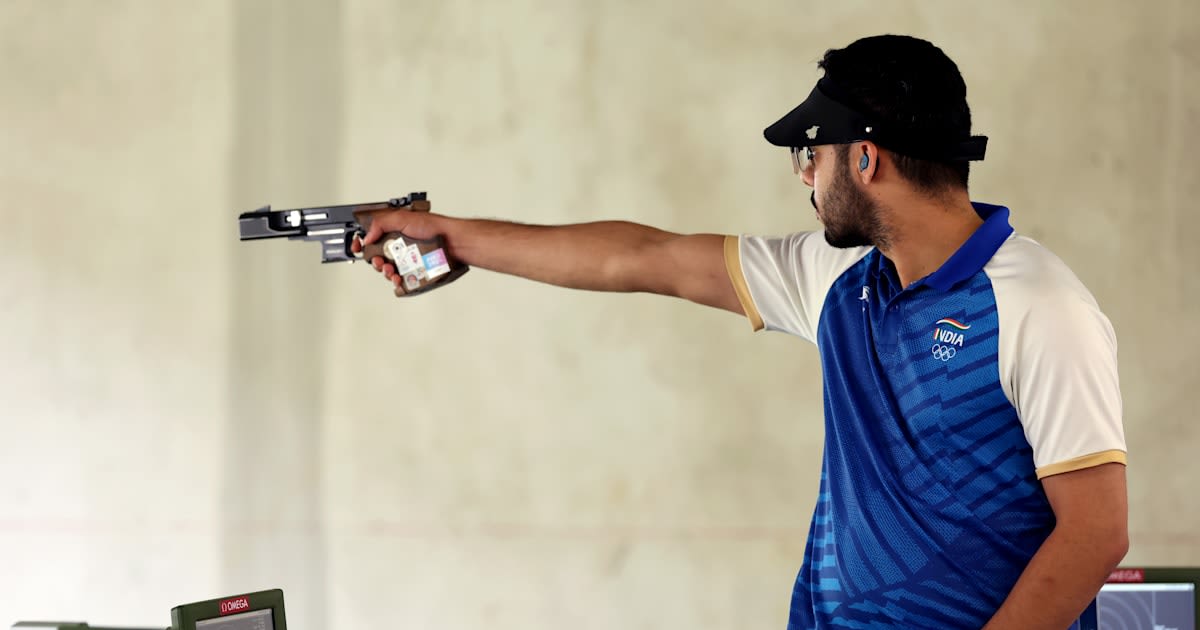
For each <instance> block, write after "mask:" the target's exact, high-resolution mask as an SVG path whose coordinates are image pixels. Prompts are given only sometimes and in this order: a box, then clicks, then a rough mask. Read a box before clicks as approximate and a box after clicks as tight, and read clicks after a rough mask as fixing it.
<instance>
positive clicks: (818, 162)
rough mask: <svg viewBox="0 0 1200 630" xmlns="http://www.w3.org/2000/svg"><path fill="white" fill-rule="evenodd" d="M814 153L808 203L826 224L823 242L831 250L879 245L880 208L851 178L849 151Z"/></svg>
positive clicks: (822, 149) (828, 148)
mask: <svg viewBox="0 0 1200 630" xmlns="http://www.w3.org/2000/svg"><path fill="white" fill-rule="evenodd" d="M814 154H815V158H816V159H815V160H814V164H813V165H812V166H810V167H809V170H807V171H806V172H805V175H806V177H805V181H806V183H808V184H809V185H810V186H812V187H813V192H812V195H811V196H810V197H809V200H810V202H811V203H812V205H813V208H816V210H817V219H818V220H820V221H821V223H823V224H824V225H825V240H826V241H827V242H828V243H829V244H830V245H832V246H834V247H862V246H870V245H878V244H879V240H880V237H881V236H883V223H882V222H881V220H880V217H879V208H878V207H877V206H876V205H875V203H874V202H873V201H872V200H871V198H870V197H868V196H867V194H866V193H865V192H863V190H862V188H860V187H859V183H858V182H857V181H856V180H855V179H854V176H853V175H851V173H850V161H849V151H848V148H842V147H838V148H835V147H832V146H823V147H818V148H817V149H816V150H815V151H814ZM810 174H811V176H810Z"/></svg>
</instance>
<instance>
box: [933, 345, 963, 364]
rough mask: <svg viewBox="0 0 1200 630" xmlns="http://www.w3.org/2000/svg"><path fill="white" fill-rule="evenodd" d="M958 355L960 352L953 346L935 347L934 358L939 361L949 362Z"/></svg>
mask: <svg viewBox="0 0 1200 630" xmlns="http://www.w3.org/2000/svg"><path fill="white" fill-rule="evenodd" d="M956 354H958V350H955V349H954V347H953V346H943V345H942V344H940V343H939V344H934V346H933V358H935V359H937V360H938V361H949V360H950V359H953V358H954V355H956Z"/></svg>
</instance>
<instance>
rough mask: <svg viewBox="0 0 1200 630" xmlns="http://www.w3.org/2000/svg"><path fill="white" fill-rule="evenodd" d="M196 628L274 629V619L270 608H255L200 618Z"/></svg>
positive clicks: (207, 629) (220, 629)
mask: <svg viewBox="0 0 1200 630" xmlns="http://www.w3.org/2000/svg"><path fill="white" fill-rule="evenodd" d="M196 630H275V620H274V618H273V617H272V615H271V610H270V609H267V610H255V611H252V612H248V613H241V614H237V615H229V616H228V617H217V618H216V619H201V620H199V621H197V622H196Z"/></svg>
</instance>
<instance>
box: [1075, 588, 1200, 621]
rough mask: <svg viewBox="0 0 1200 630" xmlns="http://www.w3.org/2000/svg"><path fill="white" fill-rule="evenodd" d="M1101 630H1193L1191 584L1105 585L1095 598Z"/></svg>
mask: <svg viewBox="0 0 1200 630" xmlns="http://www.w3.org/2000/svg"><path fill="white" fill-rule="evenodd" d="M1096 616H1097V617H1098V618H1099V620H1100V627H1101V628H1113V629H1114V630H1120V629H1122V628H1162V629H1163V630H1167V629H1170V630H1197V628H1196V584H1195V583H1194V582H1142V583H1133V584H1105V585H1104V587H1103V588H1101V589H1100V594H1099V595H1098V596H1097V597H1096Z"/></svg>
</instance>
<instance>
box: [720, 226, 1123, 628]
mask: <svg viewBox="0 0 1200 630" xmlns="http://www.w3.org/2000/svg"><path fill="white" fill-rule="evenodd" d="M974 207H975V209H976V211H977V212H978V213H979V214H980V216H981V217H982V218H983V219H984V221H983V224H982V225H981V226H980V227H979V228H978V229H977V230H976V232H975V233H974V234H973V235H972V236H971V237H970V238H969V239H968V240H967V241H966V242H965V243H964V244H963V245H962V246H961V247H960V248H959V249H958V250H957V251H956V252H955V253H954V254H953V255H952V256H951V257H950V258H949V259H948V260H947V261H946V262H945V263H944V264H943V265H942V266H941V267H940V268H939V269H938V270H936V271H935V272H933V273H932V274H930V275H928V276H926V277H925V278H922V279H921V280H918V281H917V282H915V283H913V284H911V285H910V286H908V287H904V286H901V284H900V281H899V279H898V277H897V275H896V271H895V268H894V267H893V265H892V263H891V261H889V260H888V259H887V258H886V257H884V256H883V255H882V254H881V253H880V252H879V251H878V250H876V249H874V248H851V249H837V248H833V247H831V246H829V245H828V244H827V243H826V242H825V239H824V235H823V233H821V232H802V233H796V234H791V235H787V236H784V237H764V236H750V235H742V236H740V237H733V236H731V237H728V238H727V239H726V262H727V267H728V269H729V274H730V277H731V279H732V280H733V283H734V286H735V288H736V289H737V292H738V295H739V298H740V299H741V301H742V306H743V308H744V310H745V312H746V314H747V316H748V318H749V319H750V321H751V323H752V325H753V327H754V329H755V330H773V331H778V332H784V333H787V334H792V335H795V336H799V337H801V338H804V339H807V340H809V341H812V342H814V343H816V345H817V347H818V349H819V352H820V357H821V365H822V369H823V373H824V412H825V447H824V454H823V460H822V468H821V479H820V491H819V494H818V500H817V505H816V507H815V510H814V512H813V516H812V521H811V523H810V526H809V532H808V541H807V545H806V550H805V558H804V561H803V563H802V566H801V569H800V571H799V575H798V576H797V579H796V584H795V588H794V592H793V596H792V604H791V615H790V621H789V625H788V627H789V628H796V629H801V628H907V629H912V628H939V629H945V628H979V627H981V626H982V625H984V624H985V623H986V622H987V620H988V619H989V618H990V617H991V616H992V614H994V613H995V611H996V609H997V608H999V607H1000V605H1001V603H1003V601H1004V599H1005V598H1006V597H1007V595H1008V593H1009V591H1010V590H1011V588H1012V586H1013V585H1014V584H1015V583H1016V581H1017V578H1018V577H1019V576H1020V574H1021V572H1022V571H1023V570H1024V568H1025V565H1026V564H1027V563H1028V562H1029V560H1030V558H1032V557H1033V555H1034V553H1036V552H1037V550H1038V548H1039V547H1040V545H1041V543H1042V541H1044V540H1045V538H1046V536H1048V535H1049V533H1050V531H1051V530H1052V529H1053V527H1054V522H1055V521H1054V515H1053V512H1052V510H1051V509H1050V505H1049V503H1048V501H1047V499H1046V496H1045V493H1044V491H1043V489H1042V486H1041V483H1040V479H1041V478H1043V477H1045V476H1047V475H1051V474H1061V473H1064V472H1068V471H1072V470H1079V469H1082V468H1087V467H1090V466H1096V465H1099V464H1102V463H1108V462H1119V463H1122V464H1124V463H1125V440H1124V432H1123V428H1122V425H1121V399H1120V390H1119V384H1118V378H1117V369H1116V340H1115V336H1114V334H1113V330H1112V327H1111V325H1110V323H1109V321H1108V319H1107V318H1106V317H1105V316H1104V315H1103V313H1102V312H1101V311H1100V309H1099V307H1098V306H1097V304H1096V301H1095V300H1094V299H1093V297H1092V296H1091V294H1090V293H1089V292H1088V291H1087V289H1086V288H1085V287H1084V286H1083V285H1082V284H1081V283H1080V282H1079V280H1078V279H1077V278H1076V277H1075V276H1074V274H1073V273H1072V272H1071V271H1070V270H1069V269H1068V268H1067V266H1066V265H1065V264H1063V262H1062V261H1061V260H1059V259H1058V258H1057V257H1055V256H1054V255H1053V254H1051V253H1050V252H1049V251H1048V250H1046V249H1045V248H1043V247H1042V246H1040V245H1039V244H1037V243H1035V242H1034V241H1032V240H1030V239H1028V238H1025V237H1022V236H1019V235H1017V234H1015V233H1014V230H1013V228H1012V227H1011V226H1010V224H1009V210H1008V209H1007V208H1004V207H1001V206H995V205H990V204H982V203H976V204H974Z"/></svg>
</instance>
